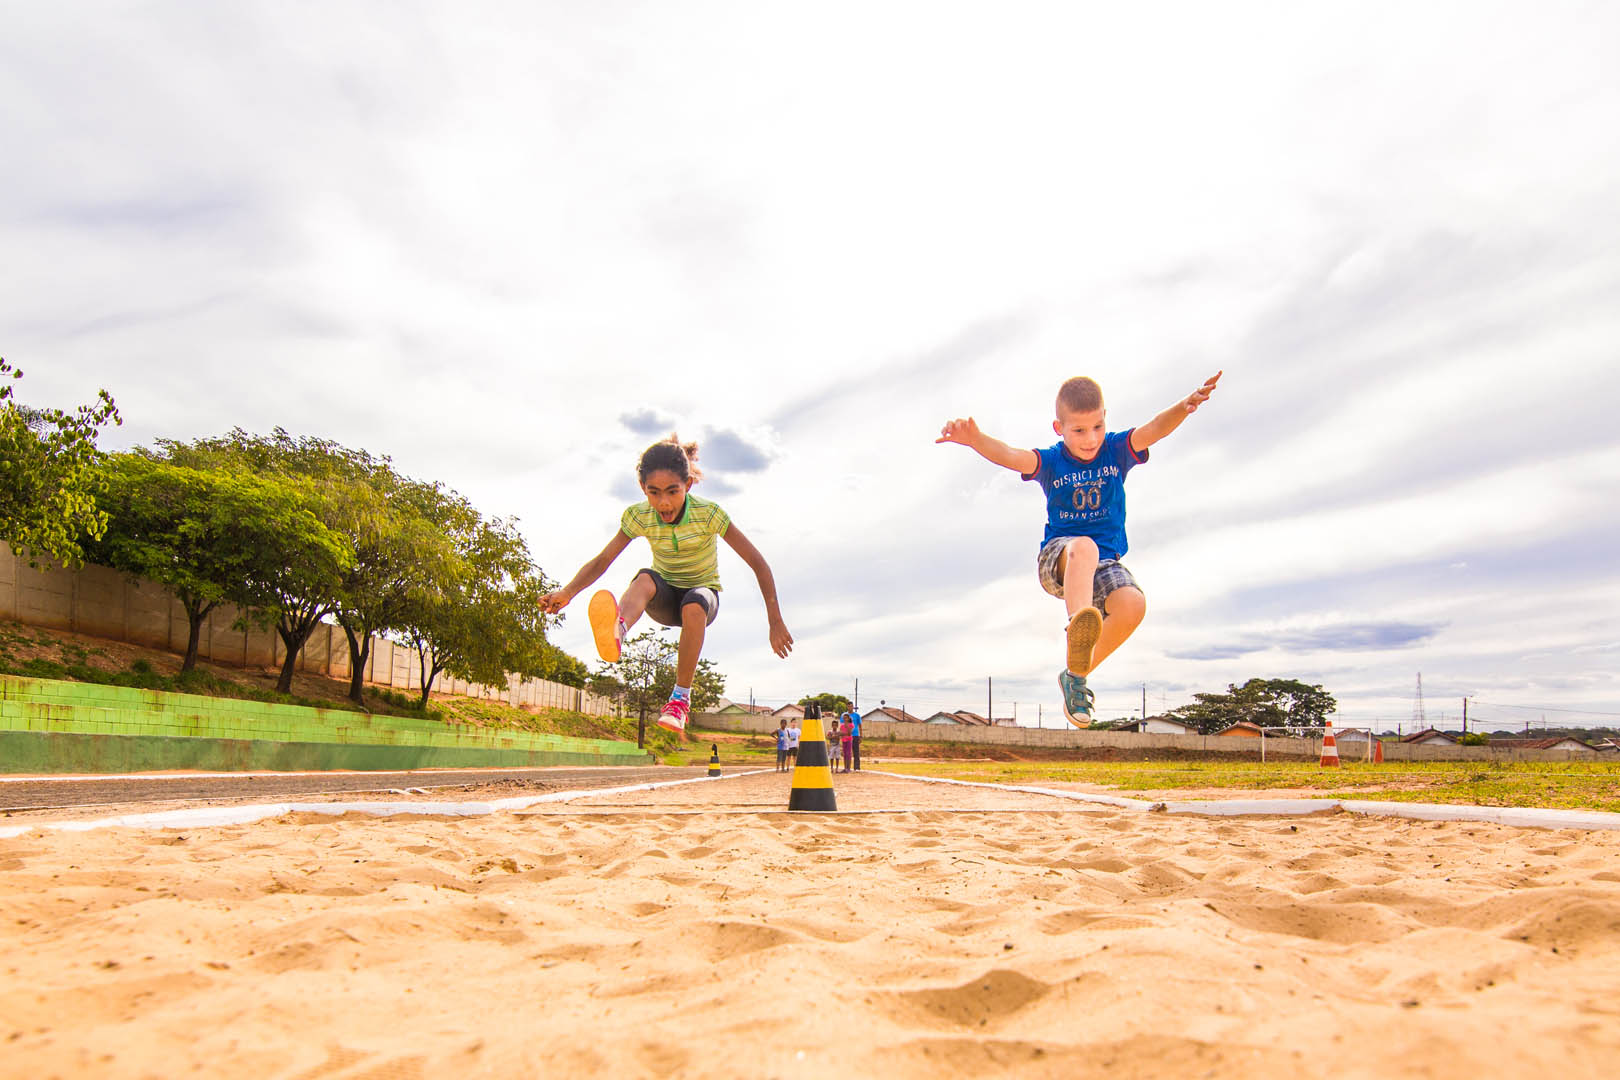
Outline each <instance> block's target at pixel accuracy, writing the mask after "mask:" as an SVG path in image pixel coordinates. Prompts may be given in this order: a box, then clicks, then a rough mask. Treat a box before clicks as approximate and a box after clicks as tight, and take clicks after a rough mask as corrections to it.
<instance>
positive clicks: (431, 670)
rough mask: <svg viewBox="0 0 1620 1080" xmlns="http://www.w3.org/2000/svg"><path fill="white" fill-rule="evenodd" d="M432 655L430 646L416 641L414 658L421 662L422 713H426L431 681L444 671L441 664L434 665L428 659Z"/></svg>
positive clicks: (431, 686)
mask: <svg viewBox="0 0 1620 1080" xmlns="http://www.w3.org/2000/svg"><path fill="white" fill-rule="evenodd" d="M432 653H433V646H432V645H429V644H428V643H426V642H423V641H418V642H417V643H416V657H417V659H418V660H419V661H420V662H421V672H422V701H421V703H420V704H421V709H422V711H423V712H427V705H428V695H429V694H431V693H432V692H433V680H434V679H437V678H438V677H439V672H441V671H443V670H444V665H443V664H436V663H433V662H431V661H430V660H429V659H428V657H429V656H431V655H432Z"/></svg>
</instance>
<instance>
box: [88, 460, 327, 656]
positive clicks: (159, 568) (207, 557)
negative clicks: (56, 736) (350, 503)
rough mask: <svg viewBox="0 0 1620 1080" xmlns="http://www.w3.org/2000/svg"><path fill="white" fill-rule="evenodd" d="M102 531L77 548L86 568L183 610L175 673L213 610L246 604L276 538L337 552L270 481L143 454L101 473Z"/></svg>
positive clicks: (292, 498) (293, 498)
mask: <svg viewBox="0 0 1620 1080" xmlns="http://www.w3.org/2000/svg"><path fill="white" fill-rule="evenodd" d="M103 477H104V480H105V482H106V493H105V494H104V495H103V497H102V504H103V506H104V507H105V509H106V513H107V519H108V527H107V531H106V533H105V534H104V535H103V536H102V537H101V539H100V540H95V541H90V542H88V544H87V547H86V551H87V553H88V555H89V556H90V558H92V559H94V560H95V561H96V562H99V563H102V564H104V565H107V566H111V567H113V568H114V569H117V570H122V571H124V572H126V573H129V574H132V575H134V576H137V577H143V578H146V579H148V580H151V581H154V582H156V583H157V584H159V585H163V586H165V587H166V588H168V589H169V591H170V592H171V593H173V594H174V596H175V598H176V599H178V600H179V601H180V604H181V606H182V607H183V608H184V609H185V612H186V620H187V623H188V627H189V629H188V633H187V637H186V652H185V659H184V660H183V661H182V663H181V670H182V671H190V670H192V669H193V668H194V667H195V666H196V664H197V653H198V645H199V640H200V637H201V632H202V623H203V620H204V619H206V618H207V617H208V615H209V613H210V612H212V611H213V610H214V608H216V607H217V606H219V604H221V603H224V602H230V603H235V604H238V605H240V606H242V607H244V608H245V607H247V606H248V605H250V604H251V603H253V602H254V601H255V599H257V597H256V594H255V592H254V587H253V583H254V582H256V581H258V580H261V579H263V578H264V577H265V576H266V575H267V574H269V573H271V572H273V570H274V568H273V567H269V566H267V565H266V556H267V554H270V553H275V552H279V551H282V550H283V548H284V546H285V543H286V541H285V539H284V538H285V537H288V536H303V537H304V538H305V539H304V541H303V542H304V543H310V544H314V545H316V546H317V547H320V548H323V549H325V550H326V551H327V552H328V553H329V554H331V555H332V556H333V557H339V556H340V553H341V540H340V539H339V538H338V537H336V536H333V535H331V534H330V533H329V531H328V530H327V529H326V527H325V526H324V525H323V524H322V523H321V522H320V520H319V519H317V518H316V517H315V516H314V514H313V513H311V512H310V510H309V508H308V506H307V505H306V504H305V502H304V500H303V498H302V496H301V494H300V493H299V492H298V491H296V490H294V489H290V488H289V487H288V486H287V485H286V484H284V483H282V482H281V481H280V480H278V479H277V478H275V477H261V476H255V475H252V474H250V473H244V472H239V471H217V470H212V469H197V468H191V467H188V466H184V465H178V464H176V463H175V462H173V461H170V460H167V459H166V458H164V457H160V456H158V455H156V454H154V453H152V452H150V451H142V450H137V451H134V452H131V453H127V454H114V455H111V456H110V457H108V458H107V459H106V462H105V465H104V468H103Z"/></svg>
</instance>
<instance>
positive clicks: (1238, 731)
mask: <svg viewBox="0 0 1620 1080" xmlns="http://www.w3.org/2000/svg"><path fill="white" fill-rule="evenodd" d="M1215 734H1217V735H1234V736H1237V737H1238V738H1242V739H1258V738H1259V737H1260V736H1262V735H1264V734H1265V732H1263V731H1261V730H1260V725H1259V724H1251V723H1249V722H1248V721H1247V720H1239V721H1238V722H1237V723H1235V724H1233V725H1232V726H1231V727H1229V728H1223V729H1222V730H1220V731H1217V732H1216V733H1215Z"/></svg>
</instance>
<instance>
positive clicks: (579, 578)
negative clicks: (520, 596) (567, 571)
mask: <svg viewBox="0 0 1620 1080" xmlns="http://www.w3.org/2000/svg"><path fill="white" fill-rule="evenodd" d="M629 546H630V538H629V537H628V536H626V535H624V533H623V532H615V533H614V534H613V539H611V540H609V541H608V542H607V547H605V548H603V549H602V550H601V551H600V552H598V553H597V556H596V558H594V559H592V560H591V561H590V562H588V563H586V564H585V565H584V566H582V567H580V568H579V573H577V574H575V575H574V580H572V581H570V582H569V583H568V584H566V585H564V586H563V587H562V588H560V589H555V590H553V591H551V592H548V593H546V595H544V596H542V597H541V598H540V610H541V611H544V612H546V613H547V614H550V615H555V614H557V612H559V611H561V610H562V609H563V608H565V607H567V606H568V601H570V600H572V599H573V598H574V597H576V596H578V595H579V594H580V593H582V592H584V591H585V590H586V589H588V588H590V587H591V585H592V584H594V583H595V581H596V579H597V578H599V577H601V576H602V575H603V574H605V573H607V568H608V567H610V566H612V565H613V560H614V559H617V558H618V557H619V554H620V552H622V551H624V549H625V548H627V547H629Z"/></svg>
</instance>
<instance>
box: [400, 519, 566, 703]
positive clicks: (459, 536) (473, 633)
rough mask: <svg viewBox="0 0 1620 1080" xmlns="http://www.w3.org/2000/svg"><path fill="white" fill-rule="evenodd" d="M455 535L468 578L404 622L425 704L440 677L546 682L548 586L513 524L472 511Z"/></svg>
mask: <svg viewBox="0 0 1620 1080" xmlns="http://www.w3.org/2000/svg"><path fill="white" fill-rule="evenodd" d="M453 536H454V538H455V540H456V543H457V550H458V553H459V556H460V558H461V560H462V562H463V564H464V565H465V566H466V568H467V573H466V575H465V576H464V577H463V578H460V579H458V580H455V581H453V582H449V583H447V584H446V586H445V587H444V588H442V589H440V590H438V591H436V592H431V593H422V594H420V595H418V596H417V597H416V598H415V599H414V600H413V602H412V603H411V604H410V605H409V609H408V611H407V613H406V615H405V616H404V617H403V619H402V623H403V625H404V630H403V634H404V636H405V639H406V640H407V641H409V642H410V643H411V645H412V646H413V647H414V648H415V649H416V652H417V656H418V658H419V661H420V664H421V672H422V703H423V704H424V705H425V704H427V700H428V695H429V694H430V693H432V689H433V683H434V681H435V680H436V679H437V678H438V676H439V675H440V674H442V673H444V672H449V673H450V674H451V675H454V676H456V677H457V678H462V679H467V680H469V681H471V682H479V683H484V684H486V685H500V684H501V683H503V682H505V680H506V676H507V674H508V673H511V674H515V675H520V676H524V677H528V678H545V677H547V675H548V674H549V673H551V672H553V671H555V670H556V668H557V666H558V664H559V661H558V655H559V653H560V650H557V649H555V648H552V647H550V643H549V642H547V641H546V638H545V631H546V616H545V615H544V613H542V611H541V610H540V603H539V601H540V597H541V596H543V595H545V594H546V592H547V591H549V590H550V588H551V582H549V581H547V580H546V578H545V576H544V575H543V574H542V573H541V572H540V570H539V568H538V567H536V566H535V565H534V563H533V562H532V560H531V559H530V558H529V550H528V546H527V545H526V544H525V543H524V541H523V538H522V536H521V535H520V534H519V533H518V531H517V526H516V523H515V522H512V521H507V520H502V519H499V518H496V519H493V520H490V521H479V520H476V514H474V515H473V519H470V520H467V521H464V522H462V523H461V524H460V526H458V528H457V530H456V531H455V532H454V533H453ZM561 655H566V654H561Z"/></svg>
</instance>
